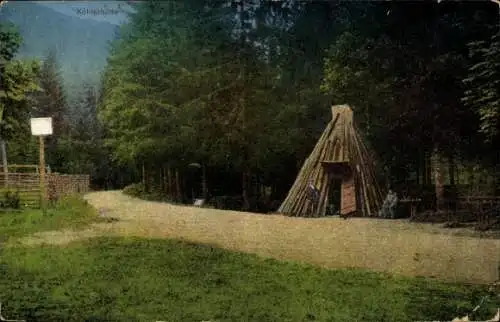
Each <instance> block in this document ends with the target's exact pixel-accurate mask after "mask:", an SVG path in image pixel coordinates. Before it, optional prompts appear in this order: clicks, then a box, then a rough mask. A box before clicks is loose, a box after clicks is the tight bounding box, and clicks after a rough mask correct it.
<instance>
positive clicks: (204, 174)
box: [201, 164, 208, 200]
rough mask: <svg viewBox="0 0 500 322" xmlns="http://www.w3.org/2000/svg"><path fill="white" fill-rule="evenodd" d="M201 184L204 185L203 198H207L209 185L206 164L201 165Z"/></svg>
mask: <svg viewBox="0 0 500 322" xmlns="http://www.w3.org/2000/svg"><path fill="white" fill-rule="evenodd" d="M201 171H202V173H201V185H202V193H203V199H205V200H207V198H208V186H207V167H206V166H205V164H203V165H202V166H201Z"/></svg>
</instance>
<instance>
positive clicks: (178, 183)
mask: <svg viewBox="0 0 500 322" xmlns="http://www.w3.org/2000/svg"><path fill="white" fill-rule="evenodd" d="M175 190H176V191H175V192H176V199H177V200H176V201H177V202H181V197H182V196H181V178H180V175H179V169H175Z"/></svg>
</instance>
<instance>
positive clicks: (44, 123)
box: [31, 117, 52, 136]
mask: <svg viewBox="0 0 500 322" xmlns="http://www.w3.org/2000/svg"><path fill="white" fill-rule="evenodd" d="M31 134H32V135H34V136H45V135H52V118H51V117H35V118H32V119H31Z"/></svg>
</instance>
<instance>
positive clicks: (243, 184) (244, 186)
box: [241, 168, 250, 211]
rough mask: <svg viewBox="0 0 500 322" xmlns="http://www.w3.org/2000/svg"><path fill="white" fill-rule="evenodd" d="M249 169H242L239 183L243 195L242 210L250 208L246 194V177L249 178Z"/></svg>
mask: <svg viewBox="0 0 500 322" xmlns="http://www.w3.org/2000/svg"><path fill="white" fill-rule="evenodd" d="M249 172H250V171H249V170H248V169H246V168H245V169H243V173H242V178H241V179H242V180H241V181H242V183H241V188H242V190H241V194H242V197H243V210H244V211H248V210H250V200H249V196H248V179H249V175H250V173H249Z"/></svg>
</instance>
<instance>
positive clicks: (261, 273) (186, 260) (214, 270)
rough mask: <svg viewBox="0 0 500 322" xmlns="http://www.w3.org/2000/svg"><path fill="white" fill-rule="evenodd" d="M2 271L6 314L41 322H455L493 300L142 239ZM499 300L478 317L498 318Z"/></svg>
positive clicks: (14, 260) (0, 260)
mask: <svg viewBox="0 0 500 322" xmlns="http://www.w3.org/2000/svg"><path fill="white" fill-rule="evenodd" d="M0 271H1V274H0V287H1V288H2V290H3V292H2V295H1V297H2V298H1V300H2V313H3V315H4V316H6V317H8V318H18V319H26V320H33V321H35V320H51V321H55V320H57V321H63V320H72V321H89V320H94V321H103V320H107V321H109V320H112V321H131V320H141V321H156V320H171V321H202V320H215V321H276V320H280V321H308V320H315V321H332V320H334V321H398V322H399V321H415V320H429V321H431V320H443V321H446V320H450V319H451V318H452V317H454V316H457V315H462V314H464V313H465V312H469V311H470V310H471V309H472V308H473V307H474V306H475V305H477V304H478V303H479V300H480V297H482V296H483V295H486V294H488V293H487V291H486V290H485V288H484V287H481V286H470V285H467V286H465V285H455V284H446V283H440V282H436V281H433V280H428V279H421V278H418V279H410V278H403V277H391V276H388V275H385V274H378V273H369V272H365V271H362V270H327V269H322V268H317V267H313V266H311V265H305V264H298V263H286V262H279V261H276V260H271V259H263V258H260V257H257V256H255V255H249V254H240V253H234V252H229V251H226V250H221V249H217V248H214V247H211V246H208V245H198V244H192V243H187V242H182V241H173V240H147V239H137V238H130V239H126V238H98V239H93V240H90V241H85V242H74V243H72V244H70V245H67V246H65V247H47V246H43V247H29V248H21V247H16V248H6V249H5V250H3V251H2V256H1V257H0ZM235 272H238V273H237V274H235ZM111 275H112V276H113V278H110V276H111ZM228 303H230V304H228ZM495 304H496V303H495V302H492V301H488V302H486V303H485V304H484V305H483V306H482V307H481V309H480V310H479V311H478V312H477V314H476V315H474V319H476V320H485V318H490V317H491V315H492V314H494V309H495V308H496V306H495ZM476 317H477V318H476ZM481 317H482V319H481Z"/></svg>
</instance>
